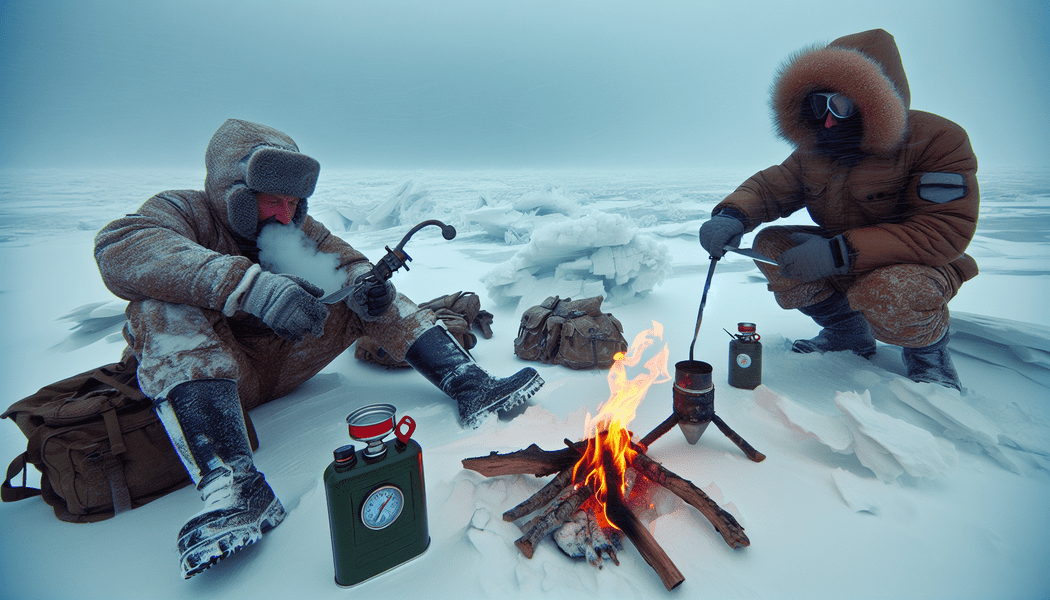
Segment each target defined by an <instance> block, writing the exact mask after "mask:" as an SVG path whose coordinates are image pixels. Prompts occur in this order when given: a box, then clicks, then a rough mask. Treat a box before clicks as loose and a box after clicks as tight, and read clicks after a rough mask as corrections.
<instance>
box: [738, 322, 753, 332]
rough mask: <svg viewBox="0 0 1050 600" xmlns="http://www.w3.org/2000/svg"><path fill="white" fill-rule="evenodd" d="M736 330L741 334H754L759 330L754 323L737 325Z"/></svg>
mask: <svg viewBox="0 0 1050 600" xmlns="http://www.w3.org/2000/svg"><path fill="white" fill-rule="evenodd" d="M736 329H737V331H739V332H740V333H754V332H755V330H756V329H757V328H756V327H755V324H754V323H737V324H736Z"/></svg>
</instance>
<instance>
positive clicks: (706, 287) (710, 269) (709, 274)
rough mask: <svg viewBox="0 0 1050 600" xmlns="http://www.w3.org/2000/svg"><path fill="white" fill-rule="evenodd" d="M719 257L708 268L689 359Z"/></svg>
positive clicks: (691, 356)
mask: <svg viewBox="0 0 1050 600" xmlns="http://www.w3.org/2000/svg"><path fill="white" fill-rule="evenodd" d="M716 264H718V259H717V258H715V257H713V256H712V257H711V266H710V267H708V268H707V281H706V282H704V294H703V296H701V297H700V310H699V311H698V312H697V314H696V329H695V330H694V331H693V342H692V343H691V344H689V360H693V347H694V346H696V337H697V335H699V334H700V323H701V322H702V321H703V319H704V305H705V304H707V292H708V290H710V289H711V278H712V277H714V275H715V265H716Z"/></svg>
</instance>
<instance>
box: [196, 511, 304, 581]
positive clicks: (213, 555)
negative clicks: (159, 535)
mask: <svg viewBox="0 0 1050 600" xmlns="http://www.w3.org/2000/svg"><path fill="white" fill-rule="evenodd" d="M285 514H286V513H285V511H284V506H282V505H281V501H280V500H278V499H277V498H274V499H273V502H271V503H270V506H268V507H267V508H266V510H265V511H263V514H262V516H261V517H260V518H259V520H258V521H256V522H255V523H249V524H247V525H242V526H241V527H237V528H235V529H232V530H230V531H227V532H225V533H223V534H222V535H220V536H218V537H215V538H212V539H210V540H205V541H203V542H201V543H199V544H197V545H196V546H194V547H193V548H190V549H188V550H186V551H185V552H183V554H182V561H181V562H182V577H183V579H189V578H191V577H193V576H194V575H197V574H198V573H202V572H204V571H206V570H207V569H209V568H210V567H211V566H212V565H214V564H215V563H217V562H219V561H220V560H222V559H224V558H226V557H228V556H230V555H231V554H233V553H234V552H237V551H239V550H243V549H244V548H247V547H248V546H251V545H252V544H254V543H255V542H257V541H259V540H260V539H261V538H262V535H263V534H264V533H266V532H268V531H270V530H271V529H273V528H274V527H277V526H278V525H280V524H281V521H283V520H284V517H285Z"/></svg>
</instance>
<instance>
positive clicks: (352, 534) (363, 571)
mask: <svg viewBox="0 0 1050 600" xmlns="http://www.w3.org/2000/svg"><path fill="white" fill-rule="evenodd" d="M347 423H348V425H349V428H350V436H351V437H353V438H354V439H355V440H358V441H362V442H365V443H367V444H368V447H367V448H365V449H363V450H356V451H355V449H354V446H352V445H347V446H341V447H340V448H338V449H336V450H335V452H334V453H333V454H334V459H335V460H334V461H333V462H332V463H331V464H329V465H328V468H327V469H325V472H324V484H325V491H326V494H327V496H328V518H329V525H330V527H331V533H332V557H333V559H334V563H335V581H336V583H337V584H339V585H340V586H352V585H356V584H358V583H361V582H362V581H365V580H367V579H371V578H372V577H375V576H376V575H379V574H380V573H383V572H385V571H388V570H390V569H393V568H394V567H397V566H398V565H400V564H402V563H404V562H406V561H408V560H411V559H413V558H415V557H417V556H419V555H420V554H422V553H423V552H425V551H426V549H427V548H428V547H429V545H430V534H429V528H428V524H427V506H426V486H425V483H424V481H423V450H422V448H420V446H419V444H418V443H417V442H416V441H415V440H413V439H411V435H412V431H413V430H414V429H415V422H414V421H413V420H412V419H411V417H407V416H406V417H403V418H402V419H401V421H400V422H399V423H398V425H397V427H396V429H395V428H394V425H393V423H394V407H393V406H390V405H388V404H374V405H371V406H367V407H365V408H363V409H360V410H358V411H355V412H354V413H351V415H350V416H349V417H347ZM391 431H394V432H395V434H396V439H394V440H391V441H387V442H384V441H383V438H384V437H385V436H386V435H388V434H389V433H391Z"/></svg>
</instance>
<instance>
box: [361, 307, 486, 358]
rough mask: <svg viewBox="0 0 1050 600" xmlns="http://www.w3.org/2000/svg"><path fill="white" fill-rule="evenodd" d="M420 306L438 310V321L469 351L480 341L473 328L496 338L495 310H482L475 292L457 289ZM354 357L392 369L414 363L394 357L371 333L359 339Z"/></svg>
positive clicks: (483, 335) (483, 334)
mask: <svg viewBox="0 0 1050 600" xmlns="http://www.w3.org/2000/svg"><path fill="white" fill-rule="evenodd" d="M419 308H428V309H430V310H432V311H434V314H435V315H436V316H437V318H438V320H440V321H441V322H442V323H444V325H445V327H446V328H448V331H449V333H451V334H452V337H454V338H456V341H458V342H459V344H460V345H461V346H463V349H464V350H467V351H468V353H469V351H470V349H471V348H473V347H474V346H476V345H477V343H478V337H477V336H476V335H474V332H473V331H471V329H472V328H475V327H476V328H477V329H479V330H480V331H481V335H482V337H484V338H485V339H489V338H491V337H492V327H491V326H492V313H490V312H489V311H487V310H482V309H481V299H480V298H478V295H477V294H476V293H474V292H456V293H454V294H445V295H444V296H438V297H437V298H434V299H433V300H430V301H429V302H423V303H422V304H420V305H419ZM354 357H355V358H357V359H359V360H363V361H366V362H370V363H375V364H377V365H382V366H384V367H387V368H390V369H400V368H407V367H409V366H410V365H409V364H408V363H407V362H403V361H396V360H394V359H393V358H392V357H391V356H390V355H389V354H387V353H386V352H385V351H383V349H382V348H380V347H379V344H377V343H375V341H373V340H372V338H370V337H368V336H363V337H360V338H358V339H357V346H356V348H355V349H354Z"/></svg>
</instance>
